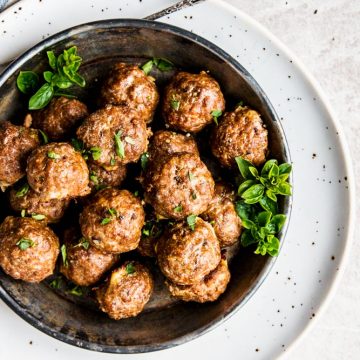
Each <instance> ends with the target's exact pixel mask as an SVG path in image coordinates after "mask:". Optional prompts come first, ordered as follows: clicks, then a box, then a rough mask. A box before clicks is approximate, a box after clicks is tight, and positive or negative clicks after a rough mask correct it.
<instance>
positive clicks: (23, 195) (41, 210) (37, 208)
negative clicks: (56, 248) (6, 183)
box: [9, 183, 70, 223]
mask: <svg viewBox="0 0 360 360" xmlns="http://www.w3.org/2000/svg"><path fill="white" fill-rule="evenodd" d="M9 200H10V205H11V207H12V208H13V210H15V211H18V212H22V211H25V215H26V216H35V215H37V216H38V218H41V217H44V218H43V219H41V221H44V222H47V223H57V222H58V221H60V219H61V218H62V217H63V216H64V213H65V210H66V209H67V207H68V205H69V203H70V200H68V199H52V200H43V199H42V198H41V194H39V193H36V192H35V191H34V190H33V189H31V188H30V187H29V185H28V184H27V183H26V184H24V185H23V186H22V187H21V188H20V189H11V191H10V194H9Z"/></svg>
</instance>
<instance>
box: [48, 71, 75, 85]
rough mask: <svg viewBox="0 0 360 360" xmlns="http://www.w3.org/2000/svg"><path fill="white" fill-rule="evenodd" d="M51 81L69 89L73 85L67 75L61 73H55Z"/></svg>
mask: <svg viewBox="0 0 360 360" xmlns="http://www.w3.org/2000/svg"><path fill="white" fill-rule="evenodd" d="M51 82H52V84H53V85H54V86H57V87H58V88H59V89H68V88H69V87H71V86H72V85H73V83H72V82H71V81H70V80H69V79H68V78H67V77H66V76H64V75H61V74H54V75H53V77H52V78H51Z"/></svg>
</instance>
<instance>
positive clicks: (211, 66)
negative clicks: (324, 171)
mask: <svg viewBox="0 0 360 360" xmlns="http://www.w3.org/2000/svg"><path fill="white" fill-rule="evenodd" d="M71 45H76V46H77V47H78V51H79V53H80V54H81V56H82V57H83V59H84V60H85V63H84V64H83V66H82V73H83V74H84V76H85V78H86V79H87V81H88V83H89V85H90V93H92V94H93V95H92V96H95V97H96V93H95V92H94V91H93V90H92V89H94V85H96V83H97V79H101V77H102V76H103V75H104V74H105V72H106V71H107V70H108V67H109V66H110V65H111V64H113V63H114V62H116V61H126V62H133V63H143V62H145V61H146V59H147V58H151V57H163V58H166V59H169V60H171V61H172V62H174V63H175V64H176V65H177V66H178V67H180V68H183V69H186V70H188V71H198V70H200V69H202V70H204V69H206V70H209V71H210V73H211V74H212V75H213V76H214V77H215V78H216V79H217V80H218V81H219V83H220V85H221V87H222V89H223V91H224V94H225V98H226V99H227V108H228V109H231V108H232V106H233V105H234V104H235V103H236V102H237V101H239V99H242V100H244V101H245V103H246V104H248V105H250V106H251V107H253V108H254V109H256V110H257V111H259V112H260V113H261V115H262V118H263V120H264V122H265V123H266V126H267V128H268V130H269V136H270V151H271V156H272V157H275V158H277V159H278V160H279V161H288V162H289V161H290V159H289V150H288V147H287V144H286V140H285V137H284V133H283V130H282V127H281V124H280V121H279V119H278V117H277V115H276V113H275V111H274V109H273V107H272V105H271V104H270V102H269V100H268V99H267V97H266V95H265V94H264V92H263V90H262V89H261V88H260V87H259V85H258V84H257V83H256V81H255V80H254V79H253V78H252V76H251V75H250V74H249V73H248V72H247V71H246V70H245V69H244V68H243V67H242V66H241V65H240V64H239V63H238V62H237V61H235V60H234V59H233V58H232V57H231V56H229V55H228V54H226V53H225V52H224V51H223V50H221V49H220V48H218V47H217V46H215V45H214V44H212V43H210V42H209V41H207V40H205V39H203V38H201V37H199V36H197V35H195V34H193V33H190V32H189V31H186V30H183V29H180V28H177V27H174V26H171V25H167V24H163V23H159V22H151V21H144V20H132V19H130V20H127V19H124V20H107V21H99V22H94V23H90V24H85V25H80V26H77V27H74V28H72V29H69V30H65V31H63V32H61V33H59V34H56V35H54V36H51V37H50V38H48V39H46V40H44V41H43V42H41V43H40V44H38V45H36V46H35V47H33V48H32V49H30V50H29V51H27V52H26V53H25V54H23V55H22V56H21V57H19V58H18V59H17V60H16V61H14V62H13V63H12V64H11V65H10V66H9V67H8V68H7V69H6V70H5V71H4V72H3V74H2V75H1V76H0V99H1V102H0V114H1V118H2V119H8V120H11V121H14V122H21V119H23V117H24V115H25V114H26V99H25V98H24V97H23V96H22V95H21V94H20V93H19V91H18V90H17V88H16V76H17V74H18V71H19V70H20V69H23V70H25V69H27V70H30V69H31V70H34V71H38V72H40V71H42V70H44V69H45V67H46V65H47V59H46V54H45V52H44V50H45V49H49V48H51V49H53V50H55V51H56V52H61V51H62V50H63V49H64V48H66V47H69V46H71ZM168 76H169V75H168V74H165V73H163V74H159V78H158V81H159V83H160V87H161V85H162V84H163V83H164V82H166V81H167V80H168ZM87 91H88V90H87ZM78 95H79V96H80V98H81V97H86V96H88V95H87V93H84V92H81V91H80V92H79V94H78ZM88 102H89V101H88ZM0 202H1V203H2V204H4V203H5V198H4V197H2V198H1V197H0ZM281 207H282V211H283V212H284V213H285V214H287V215H289V213H290V208H291V206H290V200H289V199H287V200H286V201H284V203H283V204H282V206H281ZM7 211H8V210H7V209H6V206H3V205H2V206H1V210H0V220H2V219H3V218H4V216H5V215H6V212H7ZM285 232H286V230H283V233H282V235H281V240H282V241H283V239H284V235H285ZM252 251H253V250H249V249H241V250H240V251H239V252H237V253H236V254H235V256H234V257H233V258H232V261H231V263H230V270H231V275H232V278H231V281H230V284H229V286H228V288H227V290H226V292H225V293H224V294H223V295H222V296H221V297H220V298H219V300H218V301H216V302H214V303H206V304H196V303H184V302H181V301H174V300H172V299H170V298H169V296H168V295H166V294H165V295H164V291H163V290H161V289H160V290H159V289H157V290H156V292H155V294H154V296H153V299H152V301H151V303H150V304H149V305H148V306H147V308H146V310H145V311H144V312H143V313H142V314H140V315H139V316H137V317H136V318H130V319H124V320H121V321H114V320H111V319H109V318H108V317H107V316H106V315H105V314H103V313H101V312H100V311H98V310H96V308H95V307H93V306H91V305H88V303H83V302H81V301H76V300H74V298H73V297H69V296H66V295H65V294H64V293H61V292H55V291H53V290H52V289H50V288H49V286H48V283H46V282H42V283H41V284H28V283H25V282H21V281H15V280H13V279H11V278H10V277H8V276H6V275H5V274H4V273H3V272H1V271H0V296H1V298H2V299H3V300H4V301H5V302H6V303H7V304H8V305H9V306H10V307H11V308H12V309H13V310H14V311H15V312H16V313H17V314H19V315H20V316H21V317H22V318H23V319H25V320H26V321H28V322H29V323H30V324H32V325H33V326H35V327H36V328H38V329H40V330H41V331H43V332H45V333H47V334H49V335H51V336H53V337H54V338H56V339H59V340H62V341H64V342H67V343H70V344H73V345H76V346H79V347H83V348H87V349H90V350H95V351H103V352H113V353H136V352H147V351H154V350H160V349H164V348H168V347H172V346H175V345H179V344H181V343H184V342H186V341H189V340H191V339H194V338H196V337H197V336H199V335H201V334H203V333H205V332H206V331H208V330H210V329H211V328H213V327H214V326H216V325H218V324H220V323H221V322H222V321H224V320H225V319H226V318H228V317H229V316H230V315H231V314H233V313H234V312H235V310H237V309H239V308H240V307H241V306H243V305H244V304H245V303H246V302H247V301H248V300H249V299H250V297H251V296H252V295H253V294H254V293H255V292H256V290H257V289H258V288H259V286H260V285H261V283H262V282H263V281H264V280H265V278H266V276H267V274H268V273H269V271H270V269H271V267H272V266H273V264H274V262H275V259H273V258H270V257H266V256H265V257H263V256H258V255H254V254H253V252H252Z"/></svg>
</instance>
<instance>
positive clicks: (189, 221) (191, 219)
mask: <svg viewBox="0 0 360 360" xmlns="http://www.w3.org/2000/svg"><path fill="white" fill-rule="evenodd" d="M196 219H197V216H196V215H189V216H188V217H187V218H186V222H187V224H188V225H189V228H190V229H191V230H192V231H194V230H195V225H196Z"/></svg>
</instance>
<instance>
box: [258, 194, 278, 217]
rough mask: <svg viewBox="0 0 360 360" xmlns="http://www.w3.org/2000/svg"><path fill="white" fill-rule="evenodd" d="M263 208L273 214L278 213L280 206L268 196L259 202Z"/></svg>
mask: <svg viewBox="0 0 360 360" xmlns="http://www.w3.org/2000/svg"><path fill="white" fill-rule="evenodd" d="M259 203H260V205H261V207H262V208H263V209H264V210H266V211H270V212H271V213H272V214H277V213H278V206H277V202H276V201H274V200H271V199H270V198H269V197H268V196H266V195H265V196H263V197H262V198H261V199H260V201H259Z"/></svg>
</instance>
